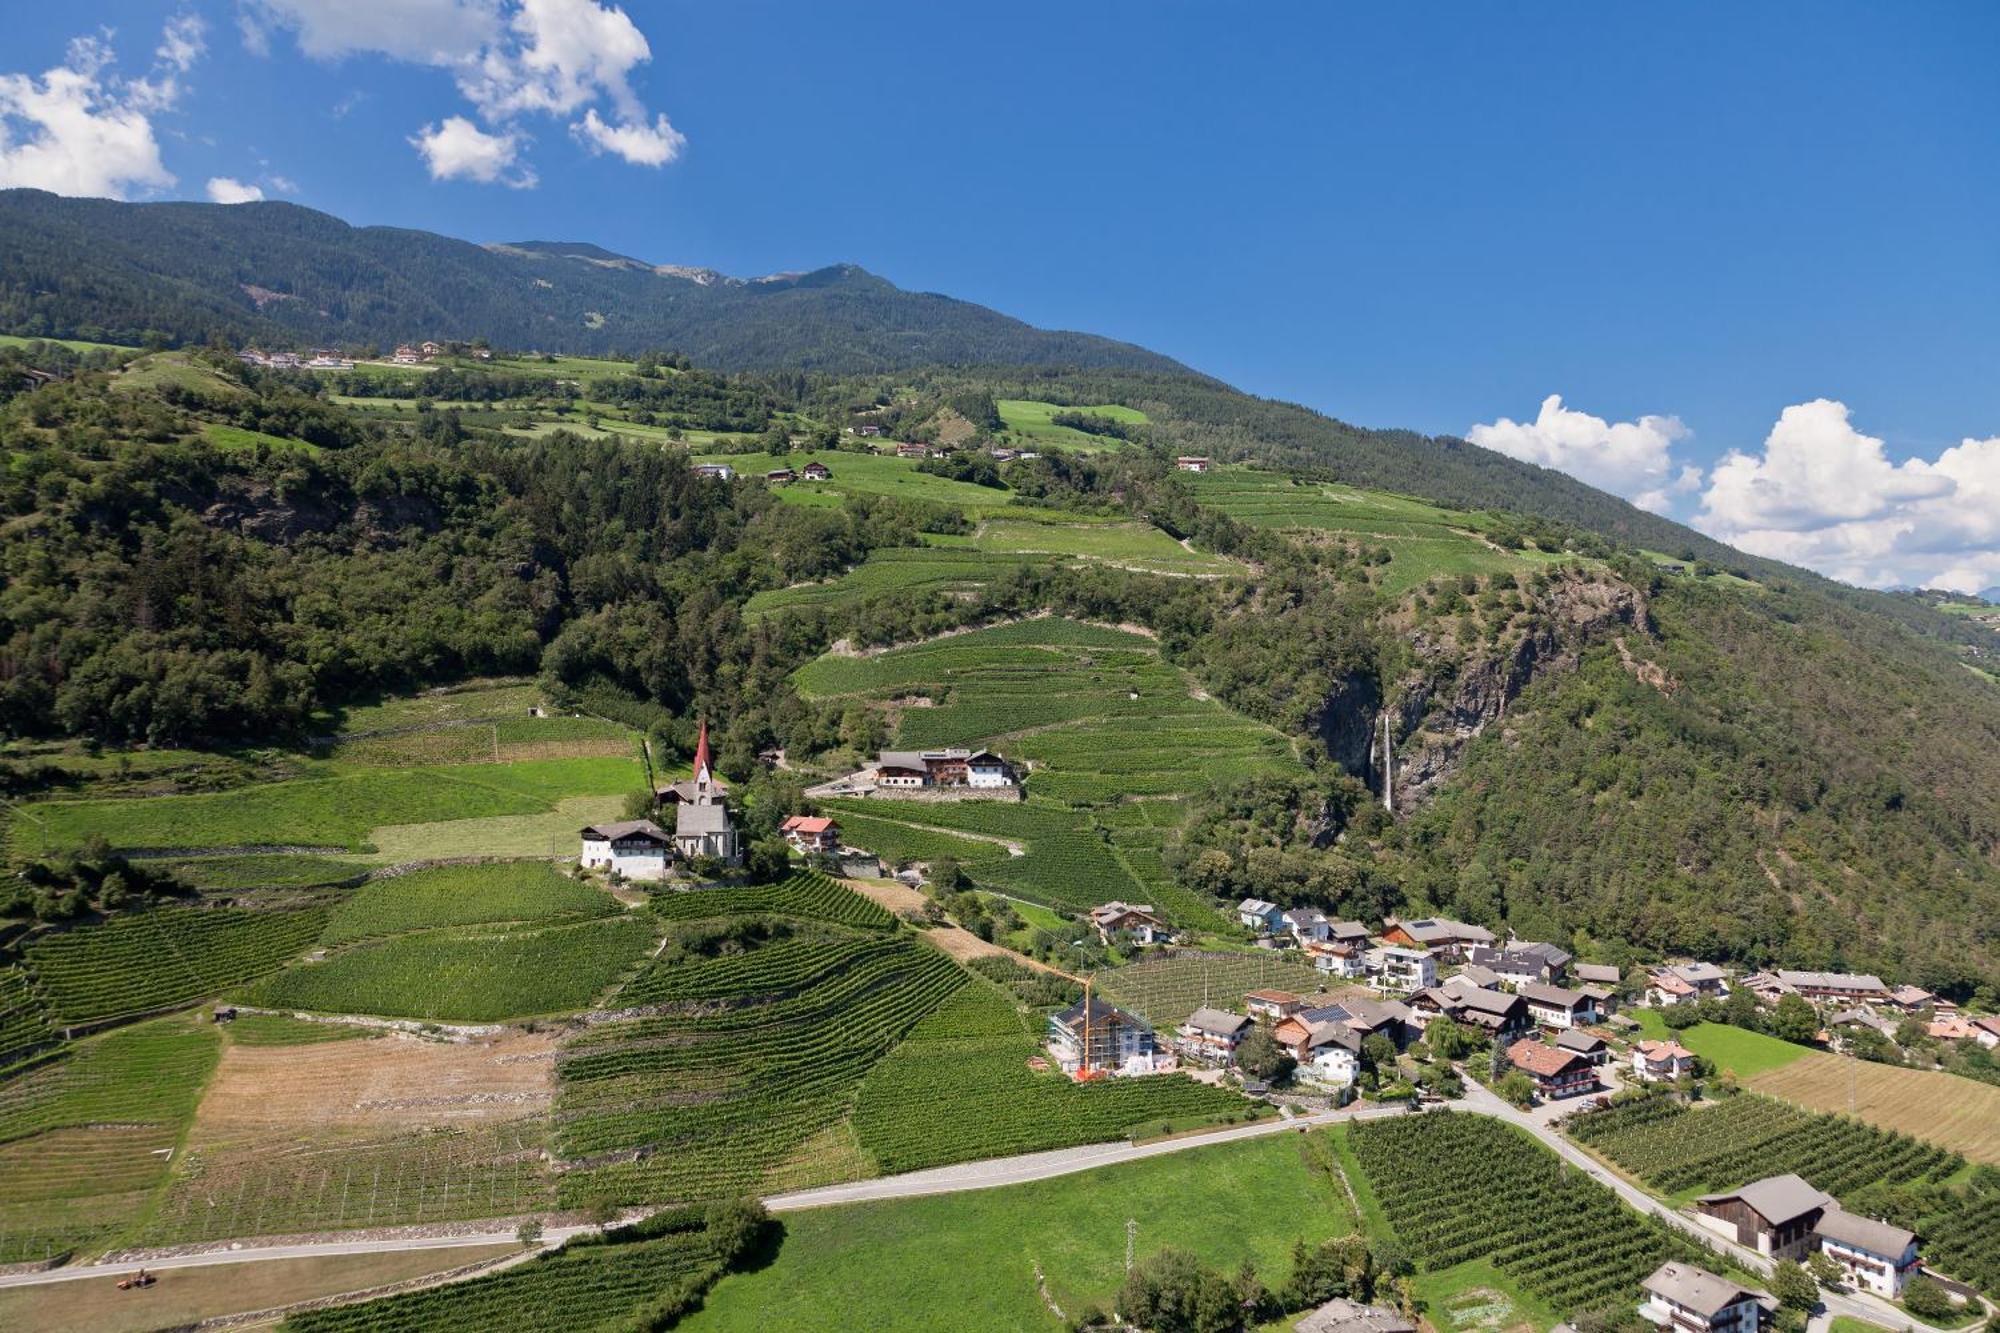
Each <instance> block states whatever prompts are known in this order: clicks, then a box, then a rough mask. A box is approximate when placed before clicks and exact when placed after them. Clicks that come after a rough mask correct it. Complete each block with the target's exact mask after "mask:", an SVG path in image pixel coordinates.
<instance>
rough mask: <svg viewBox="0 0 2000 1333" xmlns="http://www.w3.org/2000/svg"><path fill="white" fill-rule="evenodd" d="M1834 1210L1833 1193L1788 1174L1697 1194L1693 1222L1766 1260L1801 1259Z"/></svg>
mask: <svg viewBox="0 0 2000 1333" xmlns="http://www.w3.org/2000/svg"><path fill="white" fill-rule="evenodd" d="M1835 1206H1836V1205H1835V1204H1834V1202H1833V1196H1832V1195H1830V1194H1827V1193H1825V1192H1824V1191H1822V1190H1819V1189H1816V1188H1814V1187H1813V1185H1812V1184H1811V1182H1809V1181H1807V1180H1806V1179H1805V1178H1804V1177H1802V1176H1798V1175H1794V1174H1791V1173H1787V1174H1785V1175H1782V1176H1766V1177H1765V1178H1764V1179H1762V1180H1754V1181H1752V1182H1750V1183H1749V1184H1748V1185H1745V1186H1744V1187H1743V1188H1741V1189H1738V1190H1729V1191H1726V1192H1724V1193H1720V1194H1704V1195H1702V1196H1701V1197H1700V1198H1699V1199H1696V1200H1695V1220H1696V1221H1697V1222H1700V1223H1701V1224H1702V1225H1703V1226H1704V1227H1707V1228H1708V1229H1709V1230H1710V1231H1713V1232H1715V1233H1716V1234H1717V1235H1719V1236H1725V1237H1727V1238H1728V1239H1730V1240H1733V1241H1735V1242H1736V1243H1737V1244H1738V1245H1741V1246H1744V1247H1745V1248H1746V1249H1752V1250H1755V1251H1757V1253H1759V1254H1762V1255H1765V1256H1767V1257H1769V1258H1771V1259H1804V1258H1805V1257H1806V1256H1807V1255H1809V1254H1811V1253H1812V1249H1813V1228H1814V1227H1815V1226H1817V1225H1818V1224H1819V1220H1820V1217H1821V1215H1822V1214H1824V1213H1825V1212H1826V1210H1827V1209H1828V1208H1832V1207H1835Z"/></svg>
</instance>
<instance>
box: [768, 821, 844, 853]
mask: <svg viewBox="0 0 2000 1333" xmlns="http://www.w3.org/2000/svg"><path fill="white" fill-rule="evenodd" d="M778 832H780V833H782V834H784V835H785V841H786V842H788V843H790V844H791V845H792V850H793V851H796V852H802V853H806V854H810V853H813V852H828V853H831V852H837V851H839V850H840V825H839V824H837V823H835V822H834V821H833V820H832V819H830V818H828V817H827V816H825V815H793V816H792V817H791V818H790V819H787V820H786V821H785V822H784V823H782V824H780V825H779V826H778Z"/></svg>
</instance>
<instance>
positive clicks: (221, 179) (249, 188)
mask: <svg viewBox="0 0 2000 1333" xmlns="http://www.w3.org/2000/svg"><path fill="white" fill-rule="evenodd" d="M208 197H209V201H210V202H211V203H217V204H254V203H256V202H257V201H258V200H260V199H262V198H263V197H264V192H263V191H262V190H261V189H259V188H258V187H256V186H255V185H249V184H246V183H244V182H243V181H240V180H236V179H234V178H233V177H229V176H211V177H209V178H208Z"/></svg>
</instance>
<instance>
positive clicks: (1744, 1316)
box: [1639, 1263, 1778, 1333]
mask: <svg viewBox="0 0 2000 1333" xmlns="http://www.w3.org/2000/svg"><path fill="white" fill-rule="evenodd" d="M1640 1290H1641V1291H1643V1292H1645V1293H1646V1299H1645V1300H1644V1301H1643V1302H1641V1303H1640V1306H1639V1313H1640V1314H1641V1315H1643V1316H1645V1318H1646V1319H1648V1320H1649V1321H1651V1322H1652V1323H1655V1324H1658V1325H1660V1326H1661V1327H1662V1328H1665V1329H1669V1330H1673V1331H1674V1333H1759V1330H1761V1329H1764V1328H1768V1327H1769V1326H1770V1324H1771V1321H1772V1318H1773V1317H1774V1316H1775V1315H1776V1314H1777V1312H1778V1303H1777V1301H1775V1300H1774V1299H1772V1297H1771V1295H1770V1293H1769V1292H1764V1291H1759V1290H1757V1289H1756V1288H1755V1287H1745V1286H1742V1285H1740V1284H1738V1283H1735V1282H1732V1281H1730V1280H1729V1279H1728V1278H1725V1277H1718V1276H1717V1275H1716V1274H1714V1273H1711V1272H1709V1271H1708V1270H1707V1269H1706V1268H1697V1267H1696V1266H1695V1265H1693V1264H1679V1263H1674V1264H1661V1265H1660V1266H1659V1267H1658V1268H1657V1269H1655V1270H1654V1271H1653V1275H1652V1276H1651V1277H1649V1278H1647V1279H1646V1280H1645V1281H1644V1282H1642V1283H1641V1284H1640Z"/></svg>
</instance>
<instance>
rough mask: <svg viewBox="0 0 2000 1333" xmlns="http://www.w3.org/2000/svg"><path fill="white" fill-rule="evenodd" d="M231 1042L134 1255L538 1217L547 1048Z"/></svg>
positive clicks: (544, 1182) (377, 1041) (548, 1198)
mask: <svg viewBox="0 0 2000 1333" xmlns="http://www.w3.org/2000/svg"><path fill="white" fill-rule="evenodd" d="M237 1021H238V1023H239V1024H240V1023H246V1022H251V1021H252V1020H250V1019H248V1018H244V1019H239V1020H237ZM300 1026H302V1027H303V1026H306V1025H300ZM317 1026H321V1027H324V1026H325V1025H317ZM335 1031H342V1030H341V1029H335ZM344 1031H346V1032H352V1031H354V1030H353V1029H345V1030H344ZM240 1036H241V1034H240V1033H239V1032H237V1031H235V1030H232V1031H231V1032H230V1045H229V1048H228V1050H227V1051H225V1053H224V1055H223V1058H222V1063H221V1065H220V1067H219V1068H218V1069H217V1071H216V1074H215V1078H214V1080H213V1082H212V1084H211V1085H210V1088H209V1091H208V1093H207V1095H206V1096H205V1097H204V1098H203V1099H202V1102H201V1109H200V1111H199V1112H198V1114H197V1115H196V1117H195V1121H194V1127H193V1129H192V1131H191V1132H190V1133H189V1135H188V1140H187V1144H186V1147H185V1149H184V1155H183V1157H182V1159H181V1163H180V1166H179V1169H178V1170H177V1171H176V1172H175V1174H174V1178H173V1182H172V1184H171V1185H170V1187H169V1188H168V1190H167V1193H166V1196H165V1199H164V1200H163V1202H162V1203H161V1205H160V1207H159V1208H158V1210H157V1211H156V1213H155V1214H154V1216H153V1217H152V1219H151V1220H150V1222H149V1223H148V1224H147V1225H146V1227H145V1229H144V1231H143V1233H142V1237H141V1239H142V1240H143V1241H144V1242H145V1243H147V1244H153V1245H175V1244H185V1243H188V1242H191V1241H200V1240H214V1239H221V1238H224V1237H234V1236H258V1235H293V1234H299V1233H305V1232H314V1231H337V1230H345V1229H353V1228H358V1227H372V1226H392V1225H413V1224H418V1223H433V1222H445V1221H453V1220H459V1219H465V1218H479V1217H505V1216H508V1215H510V1214H515V1213H522V1212H532V1211H536V1210H542V1209H546V1208H548V1207H550V1206H551V1205H552V1203H553V1201H554V1185H553V1182H552V1179H551V1176H550V1172H549V1170H548V1167H547V1165H546V1164H545V1163H544V1162H543V1161H542V1160H541V1153H542V1151H543V1149H544V1148H545V1146H546V1142H547V1132H548V1131H547V1120H546V1117H547V1113H548V1108H549V1102H550V1098H551V1095H552V1091H553V1085H554V1075H553V1070H554V1063H555V1042H554V1040H553V1039H552V1038H550V1037H546V1036H537V1035H533V1034H524V1033H510V1034H508V1035H506V1036H503V1037H500V1038H497V1039H484V1040H479V1041H474V1042H464V1043H458V1042H443V1041H432V1040H423V1039H419V1038H415V1037H408V1036H381V1037H375V1038H372V1039H366V1040H328V1041H316V1042H307V1043H304V1044H299V1043H288V1044H284V1045H266V1044H262V1043H261V1042H256V1041H254V1040H253V1042H250V1043H246V1042H244V1041H242V1040H241V1039H240Z"/></svg>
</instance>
